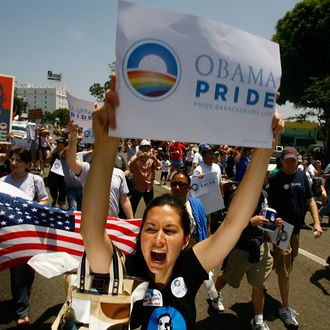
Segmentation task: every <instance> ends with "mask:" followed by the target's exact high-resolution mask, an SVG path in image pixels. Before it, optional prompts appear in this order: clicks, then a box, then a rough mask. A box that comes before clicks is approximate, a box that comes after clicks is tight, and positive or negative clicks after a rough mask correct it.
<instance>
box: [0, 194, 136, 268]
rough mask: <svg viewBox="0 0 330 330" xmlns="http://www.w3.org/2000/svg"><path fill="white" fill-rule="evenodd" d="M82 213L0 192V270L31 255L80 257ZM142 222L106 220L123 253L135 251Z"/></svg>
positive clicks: (109, 233)
mask: <svg viewBox="0 0 330 330" xmlns="http://www.w3.org/2000/svg"><path fill="white" fill-rule="evenodd" d="M80 219H81V213H80V212H74V213H69V212H67V211H64V210H61V209H58V208H55V207H49V206H46V205H41V204H38V203H35V202H32V201H28V200H26V199H23V198H21V197H13V196H10V195H8V194H5V193H2V192H0V271H1V270H3V269H6V268H8V267H12V266H17V265H22V264H25V263H27V261H28V260H29V259H30V258H31V257H32V256H34V255H36V254H39V253H45V252H53V251H56V252H67V253H68V254H70V255H72V256H81V255H82V253H83V251H84V245H83V240H82V237H81V235H80V233H79V231H80ZM141 222H142V220H141V219H127V220H123V219H117V218H113V217H109V218H108V220H107V232H108V235H109V237H110V238H111V240H112V241H113V243H114V244H115V245H116V246H117V247H118V248H119V249H120V250H122V251H123V252H124V253H131V252H133V250H134V249H135V245H136V239H137V235H138V233H139V231H140V226H141Z"/></svg>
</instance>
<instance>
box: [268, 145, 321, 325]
mask: <svg viewBox="0 0 330 330" xmlns="http://www.w3.org/2000/svg"><path fill="white" fill-rule="evenodd" d="M281 164H282V167H281V170H280V171H278V172H276V173H275V174H274V175H271V176H270V177H269V180H268V187H267V192H268V201H269V206H270V207H272V208H274V209H275V210H276V211H277V214H278V216H279V217H281V218H282V219H283V220H284V221H286V222H288V223H290V224H292V225H293V226H294V229H293V232H292V235H291V238H290V242H289V245H288V248H287V249H286V250H285V251H283V250H282V249H280V248H279V247H277V246H275V245H274V247H273V251H274V255H273V257H274V268H275V271H276V274H277V277H278V284H279V289H280V294H281V299H282V305H281V307H280V308H279V311H278V312H279V316H280V318H281V319H282V321H283V322H284V323H285V324H286V325H287V326H290V327H293V328H298V326H299V324H298V321H297V320H296V315H297V312H296V311H294V310H293V309H292V308H291V307H290V305H289V277H290V273H291V271H292V267H293V261H294V259H295V257H296V256H297V255H298V248H299V232H300V229H301V228H302V226H303V224H304V222H305V214H306V205H308V207H309V210H310V212H311V214H312V217H313V219H314V237H315V238H318V237H320V236H321V234H322V228H321V225H320V219H319V213H318V209H317V205H316V202H315V199H314V195H313V193H312V190H311V187H310V185H309V182H308V178H307V176H306V174H305V172H303V171H301V170H298V169H297V165H298V152H297V150H296V149H295V148H293V147H286V148H284V149H283V151H282V153H281Z"/></svg>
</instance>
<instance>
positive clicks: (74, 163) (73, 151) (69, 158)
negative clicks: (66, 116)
mask: <svg viewBox="0 0 330 330" xmlns="http://www.w3.org/2000/svg"><path fill="white" fill-rule="evenodd" d="M68 130H69V144H68V146H67V149H66V162H67V164H68V166H69V168H70V169H71V170H72V171H73V173H74V174H76V175H78V176H79V175H80V173H81V171H82V169H83V165H82V163H81V161H80V160H79V159H78V157H77V143H78V126H77V125H76V124H74V123H73V121H71V120H70V122H69V124H68Z"/></svg>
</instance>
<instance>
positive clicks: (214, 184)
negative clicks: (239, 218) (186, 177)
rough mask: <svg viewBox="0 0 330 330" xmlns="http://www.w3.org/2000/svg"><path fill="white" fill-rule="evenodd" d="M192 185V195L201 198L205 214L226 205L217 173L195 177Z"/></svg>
mask: <svg viewBox="0 0 330 330" xmlns="http://www.w3.org/2000/svg"><path fill="white" fill-rule="evenodd" d="M191 187H192V188H191V190H190V194H191V196H193V197H198V198H199V199H200V200H201V202H202V204H203V206H204V210H205V214H210V213H212V212H215V211H218V210H221V209H223V208H224V207H225V205H224V202H223V199H222V196H221V194H220V187H219V184H218V179H217V174H216V173H208V174H205V176H204V177H203V178H199V177H193V178H192V179H191Z"/></svg>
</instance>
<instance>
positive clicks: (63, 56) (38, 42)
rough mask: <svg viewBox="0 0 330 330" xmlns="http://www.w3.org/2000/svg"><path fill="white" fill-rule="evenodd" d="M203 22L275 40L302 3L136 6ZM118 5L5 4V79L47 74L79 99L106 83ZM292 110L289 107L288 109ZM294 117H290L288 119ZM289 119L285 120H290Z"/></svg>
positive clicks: (38, 81) (0, 27) (19, 0)
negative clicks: (281, 23) (55, 76)
mask: <svg viewBox="0 0 330 330" xmlns="http://www.w3.org/2000/svg"><path fill="white" fill-rule="evenodd" d="M133 2H135V3H140V4H144V5H151V6H154V7H159V8H164V9H169V10H173V11H180V12H185V13H189V14H193V15H198V16H203V17H207V18H210V19H213V20H215V21H218V22H221V23H224V24H227V25H230V26H233V27H236V28H239V29H242V30H245V31H247V32H250V33H253V34H256V35H258V36H261V37H264V38H266V39H270V38H271V36H272V35H273V34H274V32H275V25H276V22H277V21H278V20H279V19H280V18H281V17H283V16H284V14H285V13H286V12H287V11H289V10H291V9H292V8H293V7H294V5H295V4H296V3H297V2H299V1H296V0H202V1H200V0H166V1H165V0H163V1H161V0H134V1H133ZM116 12H117V0H56V1H51V0H1V7H0V17H1V18H0V40H1V41H2V43H1V51H0V54H1V56H0V73H3V74H9V75H14V76H15V77H16V81H17V82H18V83H23V82H30V83H32V84H34V86H47V85H49V82H48V81H47V77H46V75H47V71H48V70H52V71H53V72H54V73H62V74H63V85H64V86H65V87H66V88H67V89H68V91H69V92H70V93H71V94H72V95H75V96H77V97H79V98H84V99H89V100H93V97H91V96H90V95H89V92H88V89H89V87H90V86H91V85H92V84H93V83H94V82H101V83H104V82H105V81H106V79H107V77H108V75H109V68H108V63H111V62H113V61H114V60H115V39H116V16H117V14H116ZM287 108H290V107H285V109H287ZM287 113H288V112H287V111H286V114H287ZM284 115H285V114H284Z"/></svg>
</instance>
